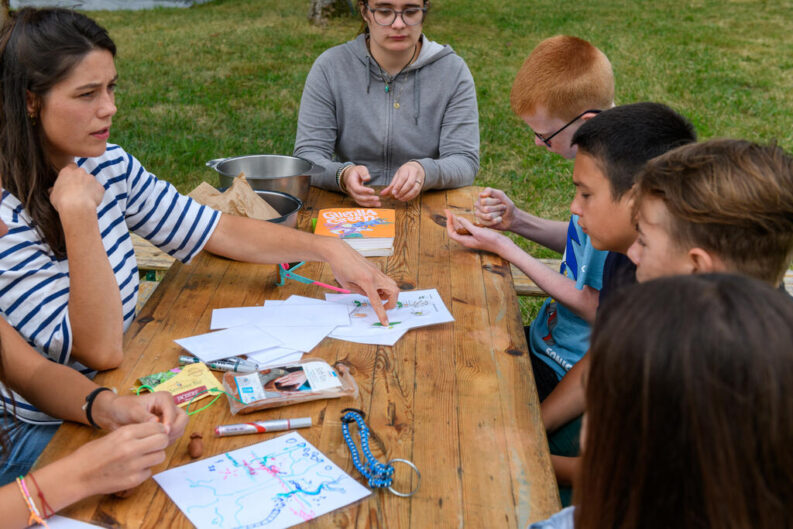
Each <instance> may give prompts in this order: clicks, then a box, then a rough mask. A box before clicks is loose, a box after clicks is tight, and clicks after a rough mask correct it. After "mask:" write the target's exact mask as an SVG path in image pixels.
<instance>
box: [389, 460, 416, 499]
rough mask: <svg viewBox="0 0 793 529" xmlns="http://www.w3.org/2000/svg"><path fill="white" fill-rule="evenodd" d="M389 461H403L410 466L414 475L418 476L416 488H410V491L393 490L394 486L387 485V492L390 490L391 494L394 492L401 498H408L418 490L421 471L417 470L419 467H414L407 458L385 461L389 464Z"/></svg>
mask: <svg viewBox="0 0 793 529" xmlns="http://www.w3.org/2000/svg"><path fill="white" fill-rule="evenodd" d="M391 463H405V464H406V465H407V466H409V467H410V468H412V469H413V471H414V472H415V473H416V477H417V478H418V480H417V481H416V488H415V489H413V490H411V491H410V492H399V491H396V490H394V487H388V492H390V493H391V494H394V495H396V496H401V497H402V498H410V497H411V496H413V495H414V494H415V493H416V492H418V490H419V485H421V472H419V469H418V468H416V465H414V464H413V463H412V462H411V461H408V460H407V459H391V460H390V461H388V462H387V463H386V465H391Z"/></svg>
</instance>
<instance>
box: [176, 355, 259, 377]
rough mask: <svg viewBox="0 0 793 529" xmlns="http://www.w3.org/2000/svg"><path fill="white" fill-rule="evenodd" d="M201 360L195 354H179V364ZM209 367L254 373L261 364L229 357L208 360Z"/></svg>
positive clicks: (195, 362)
mask: <svg viewBox="0 0 793 529" xmlns="http://www.w3.org/2000/svg"><path fill="white" fill-rule="evenodd" d="M200 361H201V359H200V358H196V357H195V356H187V355H181V356H179V364H180V365H185V364H197V363H199V362H200ZM206 365H207V367H208V368H209V369H214V370H215V371H233V372H234V373H252V372H254V371H258V370H259V364H257V363H256V362H249V361H248V360H243V359H242V358H227V359H226V360H215V361H214V362H206Z"/></svg>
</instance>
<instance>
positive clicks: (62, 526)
mask: <svg viewBox="0 0 793 529" xmlns="http://www.w3.org/2000/svg"><path fill="white" fill-rule="evenodd" d="M47 525H48V526H49V528H50V529H102V528H101V527H99V526H98V525H92V524H90V523H85V522H80V521H77V520H72V519H71V518H64V517H63V516H58V515H57V514H56V515H54V516H52V517H50V518H48V519H47ZM31 527H32V528H33V529H44V526H43V525H39V524H36V525H33V526H31Z"/></svg>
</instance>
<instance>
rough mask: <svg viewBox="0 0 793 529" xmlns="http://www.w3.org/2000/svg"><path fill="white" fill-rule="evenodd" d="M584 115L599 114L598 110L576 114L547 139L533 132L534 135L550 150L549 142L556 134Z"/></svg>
mask: <svg viewBox="0 0 793 529" xmlns="http://www.w3.org/2000/svg"><path fill="white" fill-rule="evenodd" d="M584 114H600V110H584V111H583V112H581V113H580V114H578V115H577V116H576V117H574V118H573V119H571V120H570V121H568V122H567V123H565V125H564V126H563V127H562V128H561V129H559V130H557V131H556V132H554V133H553V134H551V135H550V136H548V137H547V138H546V137H544V136H543V135H542V134H540V133H539V132H535V133H534V135H535V136H537V139H538V140H540V141H541V142H543V143H544V144H545V146H546V147H548V148H549V149H550V148H551V140H552V139H553V137H554V136H556V135H557V134H559V133H560V132H562V131H563V130H564V129H566V128H567V127H569V126H570V125H572V124H573V123H575V122H576V121H578V120H579V119H580V118H581V117H583V116H584Z"/></svg>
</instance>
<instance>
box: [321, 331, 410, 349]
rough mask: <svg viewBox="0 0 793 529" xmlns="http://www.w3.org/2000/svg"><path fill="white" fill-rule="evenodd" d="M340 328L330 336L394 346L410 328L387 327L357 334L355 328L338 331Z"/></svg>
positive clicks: (346, 340)
mask: <svg viewBox="0 0 793 529" xmlns="http://www.w3.org/2000/svg"><path fill="white" fill-rule="evenodd" d="M339 329H340V328H339V327H337V328H336V329H335V330H334V331H333V332H332V333H330V337H331V338H335V339H336V340H344V341H345V342H353V343H362V344H368V345H388V346H393V345H394V344H395V343H397V342H398V341H399V339H400V338H402V337H403V336H404V335H405V333H407V332H408V331H409V330H410V329H408V328H407V327H402V328H400V329H385V330H381V331H380V332H377V333H371V332H370V333H368V334H356V333H355V330H354V329H348V330H347V331H339V332H337V331H338V330H339Z"/></svg>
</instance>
